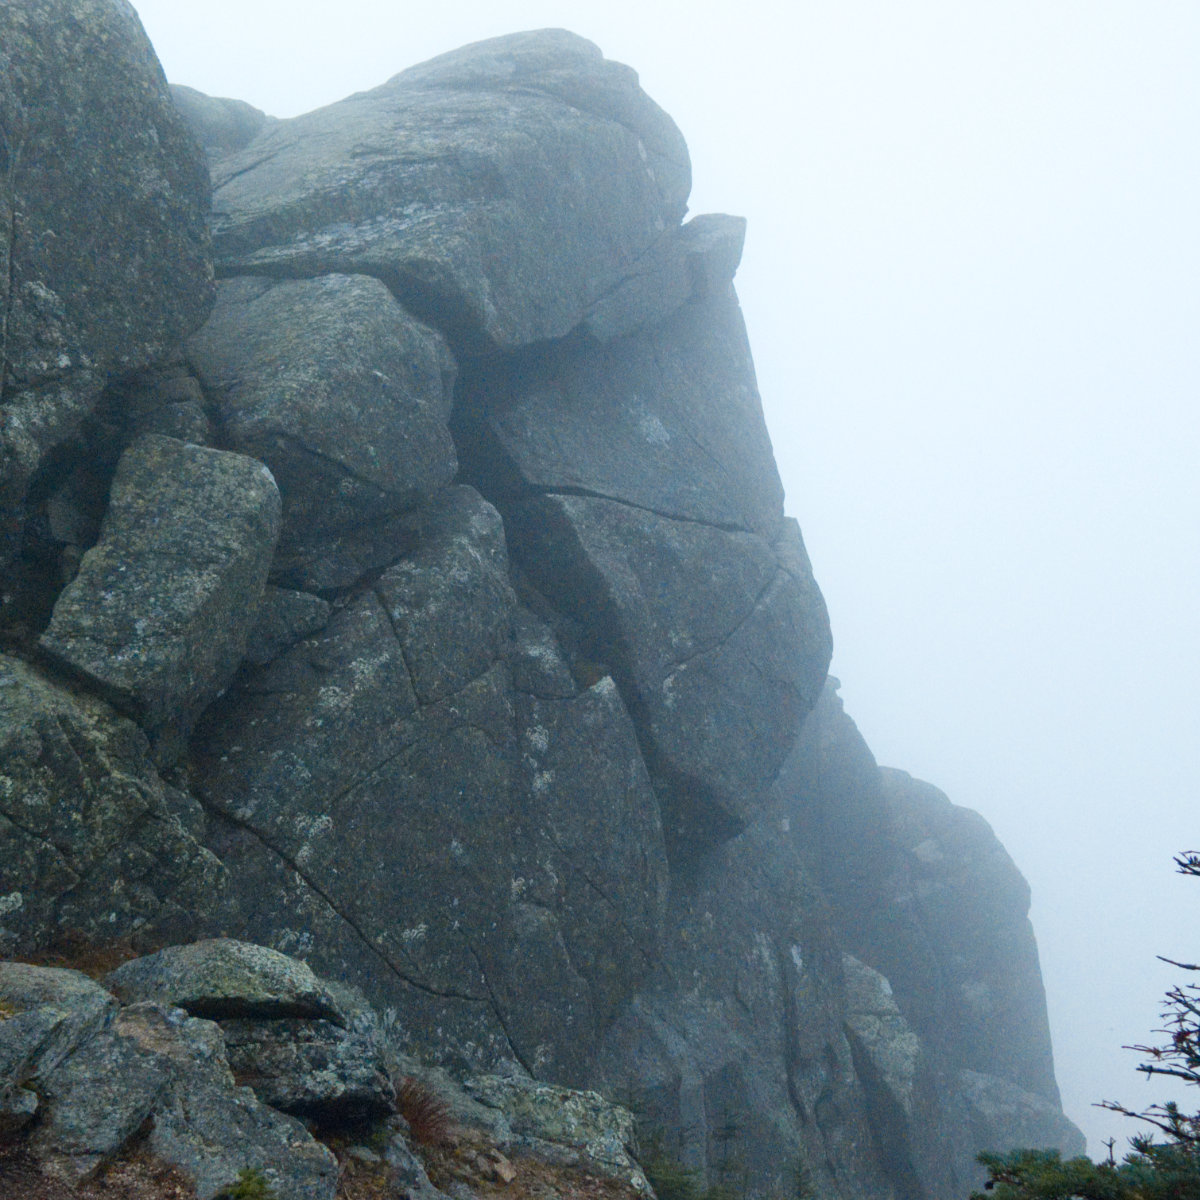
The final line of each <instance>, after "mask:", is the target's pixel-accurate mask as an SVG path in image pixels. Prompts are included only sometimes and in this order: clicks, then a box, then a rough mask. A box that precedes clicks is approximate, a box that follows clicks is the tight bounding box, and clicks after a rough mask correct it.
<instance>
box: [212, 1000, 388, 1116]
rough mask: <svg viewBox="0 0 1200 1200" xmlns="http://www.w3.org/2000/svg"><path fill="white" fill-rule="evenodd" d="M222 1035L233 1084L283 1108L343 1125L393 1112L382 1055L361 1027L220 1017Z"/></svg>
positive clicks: (327, 1023) (285, 1110)
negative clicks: (236, 1083) (235, 1083)
mask: <svg viewBox="0 0 1200 1200" xmlns="http://www.w3.org/2000/svg"><path fill="white" fill-rule="evenodd" d="M221 1034H222V1036H223V1037H224V1038H225V1051H226V1054H227V1056H228V1058H229V1066H230V1069H231V1070H232V1071H233V1074H234V1077H235V1078H236V1079H237V1081H238V1083H239V1084H242V1085H243V1086H245V1087H249V1088H250V1089H251V1090H252V1091H253V1092H254V1094H255V1095H256V1096H257V1097H258V1098H259V1099H260V1100H261V1101H262V1102H263V1103H264V1104H269V1105H270V1106H271V1107H272V1108H277V1109H279V1110H280V1111H281V1112H287V1113H292V1114H293V1115H294V1116H298V1117H304V1118H310V1119H312V1120H315V1121H318V1122H321V1123H325V1124H334V1125H344V1124H351V1123H354V1122H359V1121H370V1120H372V1119H378V1118H380V1117H383V1116H386V1115H387V1114H389V1113H392V1112H394V1111H395V1091H394V1089H393V1088H392V1083H391V1080H390V1079H389V1078H388V1073H387V1067H386V1064H385V1062H384V1060H383V1057H382V1054H381V1052H380V1050H379V1048H378V1046H376V1045H374V1044H373V1042H372V1040H371V1039H370V1038H369V1037H367V1036H365V1035H364V1034H363V1033H362V1032H359V1031H355V1030H347V1029H342V1028H340V1027H339V1026H338V1025H334V1024H332V1023H331V1022H329V1021H314V1020H305V1019H297V1018H290V1019H282V1020H280V1019H271V1020H264V1019H261V1018H260V1019H242V1020H225V1021H222V1022H221Z"/></svg>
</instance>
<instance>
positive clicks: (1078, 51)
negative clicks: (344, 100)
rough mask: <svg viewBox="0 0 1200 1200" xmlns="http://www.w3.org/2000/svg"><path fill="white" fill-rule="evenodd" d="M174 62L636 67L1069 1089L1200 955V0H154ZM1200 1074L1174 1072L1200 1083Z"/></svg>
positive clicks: (153, 33)
mask: <svg viewBox="0 0 1200 1200" xmlns="http://www.w3.org/2000/svg"><path fill="white" fill-rule="evenodd" d="M135 7H136V8H137V9H138V11H139V13H140V15H141V17H142V20H143V22H144V24H145V26H146V29H147V31H148V32H149V34H150V37H151V39H152V40H153V42H154V44H155V46H156V48H157V50H158V53H159V56H160V58H161V59H162V62H163V64H164V67H165V69H166V71H167V74H168V76H169V78H171V79H172V81H174V82H179V83H186V84H190V85H192V86H193V87H197V88H199V89H201V90H202V91H206V92H208V93H210V94H215V95H226V96H235V97H238V98H240V99H244V100H248V101H250V102H251V103H253V104H255V105H257V106H259V107H260V108H263V109H265V110H267V111H268V112H270V113H272V114H274V115H277V116H291V115H294V114H296V113H299V112H302V111H305V110H307V109H311V108H314V107H317V106H319V105H321V104H324V103H327V102H329V101H332V100H336V99H339V98H341V97H342V96H344V95H346V94H348V93H350V92H353V91H359V90H363V89H365V88H369V87H372V86H374V85H376V84H378V83H381V82H382V81H383V80H384V79H386V78H388V77H389V76H391V75H393V74H395V73H396V72H397V71H399V70H401V69H402V68H403V67H405V66H408V65H410V64H412V63H414V62H417V61H420V60H422V59H424V58H428V57H430V56H432V55H433V54H436V53H440V52H442V51H444V50H449V49H452V48H454V47H455V46H458V45H460V44H462V43H464V42H468V41H475V40H478V39H480V38H483V37H489V36H492V35H495V34H500V33H507V32H511V31H513V30H517V29H527V28H536V27H541V26H547V25H557V26H565V27H567V28H570V29H573V30H574V31H575V32H577V33H581V34H583V35H585V36H587V37H590V38H591V39H593V40H594V41H596V42H597V43H598V44H599V45H600V46H601V47H602V49H603V50H604V51H605V53H606V54H607V55H608V56H609V57H610V58H616V59H619V60H622V61H624V62H627V63H629V64H631V65H632V66H634V67H635V68H636V69H637V70H638V71H639V73H640V75H641V78H642V82H643V85H644V86H645V88H646V89H647V90H648V91H649V92H650V94H651V95H652V96H654V98H655V99H657V100H658V101H659V103H661V104H662V105H663V107H665V108H666V109H667V110H668V111H669V112H670V113H671V114H672V116H674V118H675V119H676V121H677V122H678V123H679V125H680V127H681V128H682V130H683V132H684V134H685V136H686V137H687V139H688V143H689V146H690V147H691V152H692V159H693V167H694V173H695V188H694V192H693V202H692V211H693V212H704V211H713V210H716V211H726V212H735V213H741V214H744V215H745V216H747V217H748V218H749V221H750V227H749V235H748V240H747V245H746V254H745V258H744V260H743V264H742V268H741V271H740V273H739V275H738V290H739V292H740V295H741V298H742V303H743V306H744V309H745V312H746V318H747V323H748V325H749V329H750V336H751V342H752V345H753V347H754V352H755V358H756V362H757V366H758V372H759V382H760V386H761V390H762V394H763V401H764V405H765V407H766V413H767V421H768V425H769V427H770V430H771V433H772V437H773V439H774V444H775V450H776V454H777V457H778V460H779V464H780V469H781V472H782V475H783V480H784V485H785V487H786V489H787V498H788V499H787V506H788V510H789V512H790V513H791V514H792V515H794V516H796V517H797V518H799V520H800V523H801V526H802V528H803V530H804V534H805V537H806V540H807V543H808V547H809V550H810V553H811V555H812V559H813V564H814V568H815V570H816V573H817V577H818V579H819V580H820V582H821V584H822V587H823V589H824V592H825V596H826V598H827V600H828V602H829V606H830V610H831V614H832V620H833V628H834V636H835V640H836V650H835V654H834V666H833V670H834V673H835V674H836V675H838V676H839V678H840V679H841V680H842V683H843V688H842V695H843V698H844V699H845V702H846V706H847V709H848V711H849V712H850V713H851V715H852V716H853V717H854V718H855V719H856V721H857V722H858V724H859V727H860V728H861V729H862V731H863V734H864V735H865V737H866V739H867V741H868V743H869V744H870V745H871V747H872V749H873V750H874V752H875V754H876V757H877V758H878V759H879V761H880V762H881V763H883V764H885V765H889V766H899V767H903V768H904V769H906V770H909V771H911V772H912V773H913V774H915V775H918V776H920V777H922V778H925V779H928V780H929V781H931V782H933V783H936V784H937V785H938V786H939V787H941V788H942V789H943V790H945V791H946V792H947V793H948V795H949V796H950V798H951V799H952V800H954V801H955V802H957V803H959V804H963V805H967V806H969V807H971V808H975V809H978V810H979V811H980V812H982V813H983V814H984V815H985V816H986V817H987V818H988V820H989V821H990V822H991V823H992V825H993V827H994V828H995V829H996V831H997V833H998V834H999V835H1000V837H1001V839H1002V840H1003V841H1004V843H1005V845H1006V846H1007V847H1008V849H1009V850H1010V852H1011V853H1012V855H1013V857H1014V858H1015V859H1016V861H1017V864H1018V865H1019V866H1020V867H1021V869H1022V870H1023V871H1024V872H1025V874H1026V876H1027V878H1028V879H1029V881H1030V884H1031V885H1032V888H1033V896H1034V906H1033V921H1034V926H1035V929H1036V931H1037V935H1038V939H1039V942H1040V946H1041V952H1042V966H1043V971H1044V974H1045V979H1046V985H1047V990H1048V996H1049V1004H1050V1019H1051V1025H1052V1029H1053V1034H1054V1045H1055V1052H1056V1060H1057V1065H1058V1073H1059V1080H1060V1083H1061V1085H1062V1088H1063V1093H1064V1103H1065V1107H1066V1109H1067V1112H1068V1115H1070V1116H1071V1117H1072V1118H1073V1119H1074V1120H1075V1121H1076V1122H1077V1123H1079V1124H1080V1125H1081V1126H1082V1127H1083V1128H1084V1130H1085V1132H1086V1133H1087V1134H1088V1136H1089V1139H1090V1141H1091V1149H1092V1152H1093V1154H1098V1153H1102V1148H1101V1146H1100V1145H1099V1140H1100V1139H1101V1138H1104V1137H1107V1136H1109V1135H1110V1134H1111V1135H1112V1136H1115V1137H1117V1138H1118V1149H1119V1148H1120V1146H1121V1145H1123V1143H1124V1139H1125V1138H1126V1137H1127V1136H1129V1135H1130V1134H1131V1133H1133V1132H1136V1130H1137V1127H1136V1126H1134V1125H1133V1124H1132V1123H1131V1122H1128V1121H1126V1120H1124V1119H1122V1118H1119V1117H1113V1116H1110V1115H1109V1114H1105V1113H1102V1112H1100V1111H1099V1110H1097V1109H1095V1108H1092V1107H1090V1106H1091V1104H1092V1103H1093V1102H1094V1101H1097V1100H1101V1099H1104V1098H1112V1099H1120V1100H1123V1101H1124V1102H1125V1103H1126V1104H1129V1105H1133V1106H1143V1105H1146V1104H1149V1103H1151V1102H1153V1101H1155V1100H1161V1099H1163V1098H1165V1097H1167V1096H1168V1095H1169V1094H1170V1093H1169V1092H1168V1089H1166V1088H1165V1087H1164V1086H1162V1085H1160V1084H1158V1083H1148V1082H1146V1081H1144V1080H1143V1079H1142V1078H1141V1076H1139V1075H1137V1074H1136V1072H1135V1069H1134V1068H1135V1065H1136V1063H1137V1061H1138V1057H1137V1055H1135V1054H1131V1053H1130V1052H1128V1051H1124V1050H1122V1049H1121V1046H1122V1043H1128V1042H1139V1041H1145V1040H1146V1039H1147V1037H1149V1036H1151V1030H1152V1029H1153V1028H1154V1027H1155V1026H1156V1024H1157V1014H1158V1012H1159V1000H1160V996H1161V994H1162V992H1163V991H1164V990H1165V988H1166V987H1167V986H1168V985H1169V983H1170V982H1172V980H1174V979H1175V978H1177V977H1178V976H1179V974H1180V973H1179V971H1178V970H1176V969H1174V968H1169V967H1167V966H1165V965H1163V964H1161V963H1158V962H1156V960H1155V955H1156V954H1165V955H1169V956H1171V957H1175V958H1183V959H1187V960H1189V961H1194V960H1195V959H1196V958H1197V956H1198V955H1200V934H1198V933H1197V922H1196V919H1195V918H1196V914H1197V913H1200V880H1185V879H1182V878H1179V877H1177V876H1175V875H1173V874H1172V866H1171V856H1172V854H1174V853H1175V852H1177V851H1180V850H1185V849H1193V848H1197V847H1198V846H1200V832H1197V829H1196V822H1195V805H1194V790H1195V788H1194V782H1193V781H1194V778H1195V775H1196V765H1195V762H1194V761H1193V758H1192V756H1193V754H1195V753H1196V748H1197V734H1198V732H1200V705H1198V703H1197V699H1196V694H1197V688H1196V680H1197V675H1198V673H1200V635H1198V633H1197V620H1196V615H1195V605H1196V597H1197V594H1198V593H1200V505H1198V503H1197V500H1198V490H1200V489H1198V486H1197V482H1196V479H1197V474H1196V472H1197V463H1198V461H1200V416H1198V415H1197V414H1198V405H1197V396H1198V390H1200V389H1198V385H1200V367H1198V365H1197V355H1196V352H1195V349H1194V346H1195V343H1196V337H1197V334H1196V330H1197V328H1198V327H1200V224H1198V221H1197V213H1198V212H1200V136H1198V135H1200V73H1198V72H1197V70H1196V64H1197V62H1200V6H1197V5H1196V4H1195V2H1194V0H1006V2H1005V3H1004V4H984V3H964V0H906V2H904V3H897V2H896V0H872V2H868V0H819V2H818V0H793V2H791V3H783V2H782V0H780V2H778V3H762V2H756V0H740V2H739V3H732V2H729V3H721V4H715V3H693V4H690V5H687V6H684V5H675V4H670V5H668V4H656V3H654V2H653V0H651V2H650V3H647V2H646V0H641V2H639V3H630V2H626V0H608V2H607V3H605V4H603V5H599V4H597V5H592V4H589V3H584V2H576V3H565V2H559V3H549V2H537V0H503V2H502V3H495V2H494V0H492V2H490V3H484V2H482V0H480V2H474V0H471V2H468V0H442V3H440V4H423V5H416V4H402V5H401V4H397V3H395V2H394V0H386V2H385V0H337V2H336V3H333V2H328V3H314V2H305V0H291V2H289V3H286V4H284V3H274V2H270V3H269V2H266V0H263V2H258V0H236V2H235V0H208V3H206V4H203V5H191V4H180V3H179V0H135ZM1198 1102H1200V1096H1196V1097H1194V1098H1192V1097H1189V1098H1188V1103H1189V1104H1190V1105H1191V1107H1192V1109H1193V1110H1194V1109H1196V1108H1198V1107H1200V1103H1198Z"/></svg>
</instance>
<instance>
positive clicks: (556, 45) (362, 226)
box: [213, 30, 691, 351]
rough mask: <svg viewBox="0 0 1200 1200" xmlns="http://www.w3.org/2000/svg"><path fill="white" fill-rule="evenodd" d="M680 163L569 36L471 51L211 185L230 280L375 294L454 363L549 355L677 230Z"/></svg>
mask: <svg viewBox="0 0 1200 1200" xmlns="http://www.w3.org/2000/svg"><path fill="white" fill-rule="evenodd" d="M690 175H691V172H690V166H689V163H688V157H687V148H686V146H685V145H684V142H683V138H682V137H681V136H680V134H679V131H678V130H677V129H676V128H675V125H674V123H673V122H672V121H671V120H670V118H669V117H667V116H666V114H665V113H663V112H662V110H661V109H660V108H658V106H657V105H655V104H654V103H653V101H651V100H650V99H649V98H648V97H646V96H645V94H644V93H643V92H642V91H641V90H640V88H639V87H638V86H637V76H636V75H635V74H634V72H632V71H630V70H629V69H628V68H626V67H622V66H620V65H618V64H616V63H611V62H607V61H606V60H605V59H604V58H603V57H602V56H601V54H600V51H599V50H598V49H597V48H596V47H595V46H593V45H592V44H591V43H590V42H586V41H584V40H583V39H581V38H578V37H575V36H574V35H572V34H569V33H566V32H564V31H562V30H543V31H540V32H536V33H522V34H513V35H511V36H509V37H504V38H496V39H493V40H491V41H487V42H480V43H478V44H476V45H473V46H467V47H464V48H463V49H461V50H456V51H454V52H452V53H450V54H445V55H442V56H441V57H439V58H435V59H433V60H432V61H431V62H428V63H425V64H423V65H421V66H419V67H414V68H412V69H410V70H408V71H405V72H403V73H401V74H400V75H398V76H396V77H395V78H394V79H392V80H390V81H389V82H388V83H386V84H384V85H383V86H382V87H379V88H376V89H375V90H373V91H371V92H366V93H360V94H359V95H357V96H354V97H352V98H351V99H349V100H345V101H342V102H341V103H340V104H334V105H331V106H329V107H328V108H325V109H320V110H318V111H317V112H314V113H308V114H307V115H305V116H303V117H297V118H295V119H293V120H291V121H284V122H281V123H280V124H279V125H277V126H274V127H273V128H272V129H270V130H268V131H267V132H265V133H263V134H262V135H260V136H259V137H258V138H257V139H256V140H255V142H254V144H253V145H251V146H249V147H247V149H246V150H244V151H243V152H242V153H241V154H237V155H233V156H231V157H230V158H228V159H226V160H224V161H223V162H222V163H221V165H220V167H219V169H218V171H217V173H216V178H215V186H216V193H215V197H214V216H213V230H214V241H215V245H216V246H217V255H218V258H219V261H220V264H221V266H220V269H221V270H222V271H223V272H224V273H225V274H230V275H232V274H258V273H262V274H276V275H283V274H286V275H290V276H296V275H317V274H323V273H327V272H331V271H341V272H347V273H355V274H368V275H377V276H378V277H379V278H381V279H383V280H384V281H385V282H386V283H387V284H388V286H389V287H391V289H392V290H393V291H394V292H395V293H396V294H397V296H398V297H399V298H400V299H401V300H402V301H403V302H404V303H405V304H406V305H408V306H409V307H410V308H411V309H412V311H413V312H414V313H416V314H417V315H418V316H419V317H421V318H422V319H423V320H427V321H429V322H430V323H431V324H434V325H436V326H437V327H438V328H440V329H442V331H443V332H445V333H446V334H447V336H449V337H450V338H451V341H452V342H453V343H455V344H456V348H463V349H466V350H470V351H486V350H489V349H495V348H504V349H511V348H515V347H518V346H521V345H527V344H529V343H532V342H535V341H539V340H544V339H547V338H554V337H560V336H562V335H563V334H566V333H567V332H569V331H570V330H571V329H572V328H574V327H575V326H576V325H577V324H578V323H579V321H580V320H581V319H582V318H583V317H584V316H585V314H586V313H587V312H588V311H589V309H590V308H591V307H592V306H593V305H594V304H595V303H596V301H597V300H599V299H600V297H601V296H603V295H604V294H606V293H607V292H609V291H610V290H611V289H612V288H614V287H615V286H617V285H618V284H619V283H620V282H621V281H622V279H624V278H625V277H626V276H627V275H629V274H632V273H634V272H635V271H636V270H637V263H638V261H639V259H641V258H642V256H643V255H645V254H646V253H647V252H648V251H650V250H651V248H652V247H653V246H654V245H655V243H656V242H657V241H658V240H659V239H660V238H661V237H662V236H663V235H664V234H666V233H667V232H668V231H669V230H670V229H671V228H672V227H674V226H676V225H677V224H678V222H679V221H680V219H681V217H682V216H683V212H684V209H685V206H686V198H687V193H688V190H689V187H690Z"/></svg>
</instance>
